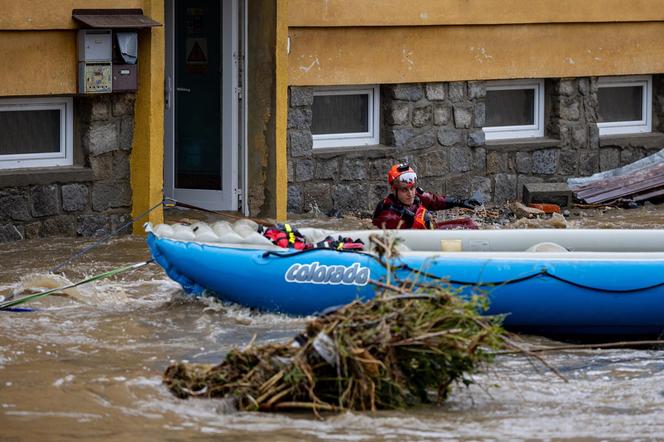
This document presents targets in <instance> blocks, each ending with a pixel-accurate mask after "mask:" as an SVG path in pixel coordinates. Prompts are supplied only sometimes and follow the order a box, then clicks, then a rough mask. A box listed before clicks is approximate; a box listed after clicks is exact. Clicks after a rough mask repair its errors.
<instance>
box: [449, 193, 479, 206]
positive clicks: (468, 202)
mask: <svg viewBox="0 0 664 442" xmlns="http://www.w3.org/2000/svg"><path fill="white" fill-rule="evenodd" d="M481 205H482V203H480V202H479V201H477V200H476V199H474V198H468V199H463V198H459V197H456V196H446V197H445V206H446V207H448V208H449V207H464V208H466V209H474V208H475V207H477V206H481Z"/></svg>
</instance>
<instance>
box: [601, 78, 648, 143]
mask: <svg viewBox="0 0 664 442" xmlns="http://www.w3.org/2000/svg"><path fill="white" fill-rule="evenodd" d="M597 98H598V101H599V110H598V112H597V127H599V134H600V135H612V134H634V133H642V132H650V130H651V127H652V77H651V76H649V75H642V76H635V77H603V78H600V79H599V80H598V83H597Z"/></svg>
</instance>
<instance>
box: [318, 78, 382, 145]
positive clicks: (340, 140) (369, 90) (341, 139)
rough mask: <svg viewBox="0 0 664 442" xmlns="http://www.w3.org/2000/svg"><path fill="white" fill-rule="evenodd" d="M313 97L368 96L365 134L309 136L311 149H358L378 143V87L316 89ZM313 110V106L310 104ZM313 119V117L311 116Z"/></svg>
mask: <svg viewBox="0 0 664 442" xmlns="http://www.w3.org/2000/svg"><path fill="white" fill-rule="evenodd" d="M313 94H314V97H316V96H329V95H358V94H367V95H369V100H368V106H367V107H368V115H367V123H368V128H369V130H368V131H367V132H351V133H335V134H319V135H315V134H313V133H312V134H311V135H312V137H313V148H314V149H320V148H327V147H358V146H371V145H376V144H379V143H380V86H379V85H361V86H333V87H332V86H330V87H317V88H315V89H314V92H313ZM312 109H313V104H312ZM312 118H313V115H312Z"/></svg>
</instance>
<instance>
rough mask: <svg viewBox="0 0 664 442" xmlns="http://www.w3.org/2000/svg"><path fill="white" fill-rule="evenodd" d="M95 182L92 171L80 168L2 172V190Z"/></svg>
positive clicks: (0, 175)
mask: <svg viewBox="0 0 664 442" xmlns="http://www.w3.org/2000/svg"><path fill="white" fill-rule="evenodd" d="M93 180H94V173H93V172H92V169H89V168H87V167H80V166H67V167H45V168H31V169H12V170H0V189H2V188H6V187H25V186H35V185H44V184H53V183H65V184H66V183H80V182H86V181H88V182H89V181H93Z"/></svg>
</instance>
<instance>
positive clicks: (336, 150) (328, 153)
mask: <svg viewBox="0 0 664 442" xmlns="http://www.w3.org/2000/svg"><path fill="white" fill-rule="evenodd" d="M395 149H396V148H395V147H394V146H386V145H384V144H373V145H369V146H348V147H315V148H313V149H312V152H313V155H314V156H316V157H323V158H325V157H334V156H337V155H339V154H356V153H358V154H362V155H366V154H370V153H371V152H379V153H381V154H384V153H385V152H389V151H394V150H395Z"/></svg>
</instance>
